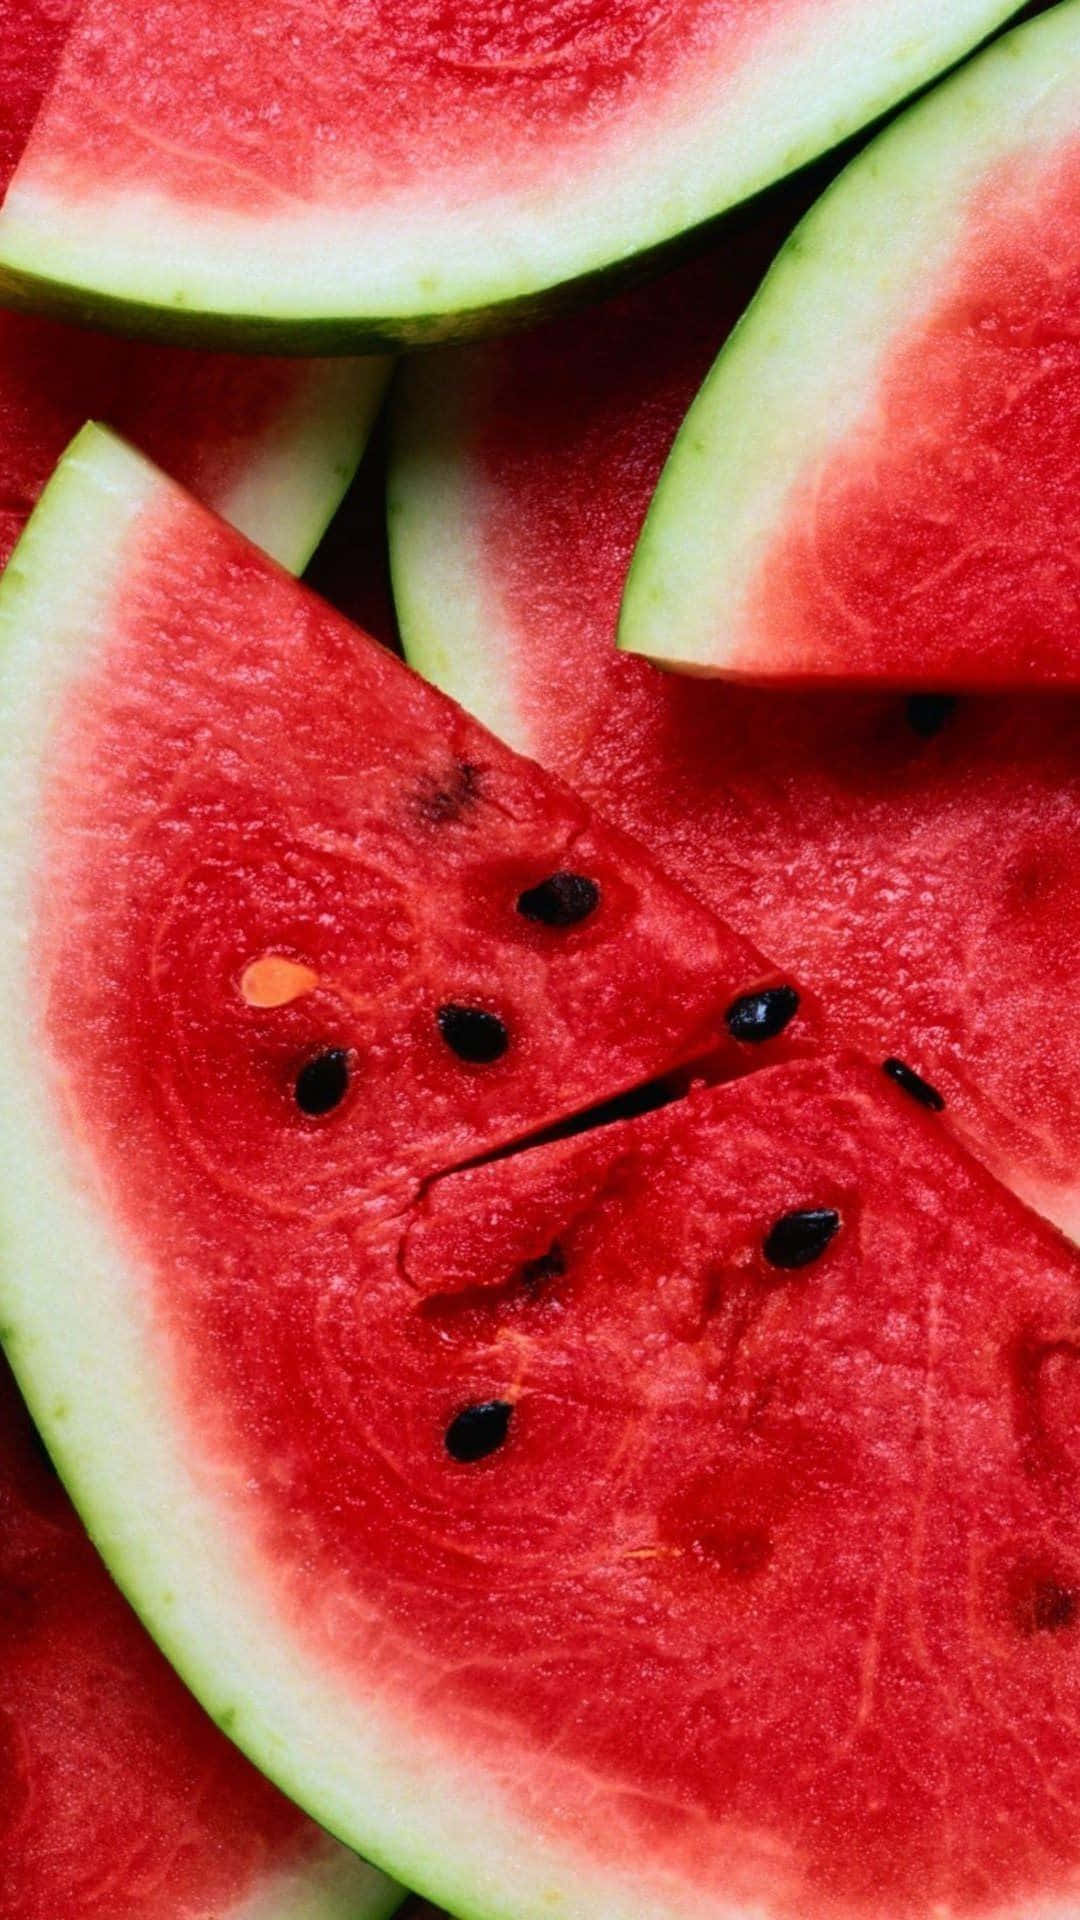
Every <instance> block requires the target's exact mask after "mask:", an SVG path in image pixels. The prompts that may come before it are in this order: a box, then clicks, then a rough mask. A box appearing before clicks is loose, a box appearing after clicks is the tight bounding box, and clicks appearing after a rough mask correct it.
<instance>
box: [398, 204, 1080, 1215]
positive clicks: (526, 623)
mask: <svg viewBox="0 0 1080 1920" xmlns="http://www.w3.org/2000/svg"><path fill="white" fill-rule="evenodd" d="M772 238H773V236H772V234H771V233H768V232H764V233H759V234H758V235H757V236H755V235H754V234H753V233H751V234H750V235H748V237H747V239H746V242H745V245H744V252H743V253H742V255H741V256H738V257H735V258H733V257H732V255H731V254H730V253H729V252H726V251H725V252H723V253H718V254H717V255H716V256H714V257H713V258H712V259H711V260H710V259H705V260H703V261H702V262H701V263H700V264H699V265H697V266H695V267H693V268H691V269H689V270H687V271H684V272H683V273H681V274H679V275H673V276H670V277H669V278H668V279H667V280H665V281H662V282H659V283H657V285H656V286H655V287H654V288H652V289H648V290H645V291H642V292H640V293H637V294H635V295H633V296H631V297H630V298H627V299H625V300H622V301H620V302H618V303H613V304H611V305H609V306H608V307H607V308H606V309H603V310H600V311H598V312H597V314H596V315H595V317H594V318H592V319H591V320H590V319H584V320H578V321H577V322H575V324H574V326H573V328H571V327H570V326H568V325H567V324H566V323H559V324H557V325H555V326H553V327H550V328H548V329H546V330H544V331H543V332H537V333H535V334H533V335H531V336H528V337H522V338H520V339H516V340H508V341H505V342H502V343H500V344H498V345H493V346H491V347H487V348H483V349H472V350H470V351H469V352H468V353H467V354H464V355H463V354H458V355H456V356H455V357H454V359H453V361H452V362H450V361H449V360H444V359H440V357H439V356H433V357H431V358H430V359H429V360H428V361H427V362H426V363H425V364H423V365H421V364H419V363H417V364H416V365H414V366H413V367H411V368H410V369H409V371H408V374H407V376H406V379H405V385H404V388H403V391H402V404H401V408H400V411H399V418H398V431H397V451H396V459H395V462H394V465H393V468H392V471H391V481H390V494H391V534H392V542H393V558H394V573H395V588H396V592H397V600H398V609H399V613H400V617H401V624H402V632H403V636H404V640H405V644H406V648H407V651H408V653H409V655H410V658H411V659H412V660H413V662H414V663H415V664H416V665H418V666H420V667H422V668H423V669H424V670H425V671H426V672H428V673H430V674H431V675H432V677H433V678H434V679H435V680H436V681H437V682H438V684H440V685H441V686H443V687H444V688H446V690H447V691H449V692H452V693H454V694H455V695H456V696H457V697H458V698H460V699H461V700H463V701H464V703H465V704H466V705H467V706H469V707H470V709H471V710H472V711H474V712H475V713H477V714H478V715H479V716H480V717H481V718H482V719H484V720H486V721H487V723H488V724H489V725H492V726H494V727H495V728H496V729H497V730H498V731H499V732H500V733H502V734H503V735H504V736H505V737H506V738H507V739H509V740H511V741H512V742H513V744H514V745H515V746H517V747H518V748H519V749H521V750H523V751H525V752H529V753H532V754H534V755H535V756H536V757H537V758H538V759H539V760H541V761H542V762H543V763H544V764H546V765H548V766H551V767H552V768H554V769H555V770H556V771H558V772H559V773H561V774H562V775H563V776H564V777H565V778H566V779H567V780H569V781H571V782H572V783H573V784H574V786H575V787H576V788H577V789H578V790H579V791H581V792H583V793H584V794H586V795H587V796H588V797H589V798H590V799H591V800H593V801H594V802H595V804H596V805H597V806H598V807H600V808H601V809H602V811H604V812H605V813H606V814H607V815H608V816H609V817H611V818H613V819H615V820H616V821H618V823H619V824H620V825H621V826H623V827H625V828H626V829H627V830H628V831H629V832H631V833H634V834H637V835H639V836H640V838H641V839H642V840H644V841H645V842H646V844H648V845H650V846H651V847H652V848H653V849H654V851H655V852H656V853H657V854H658V856H659V857H660V858H661V859H662V860H663V861H664V862H665V864H666V865H667V866H668V867H669V868H670V869H671V870H672V871H673V872H675V873H677V874H679V875H680V876H681V877H682V879H683V880H684V881H685V882H686V883H687V884H688V885H689V886H691V887H692V888H694V890H695V891H697V892H698V893H699V894H701V895H702V896H703V897H704V898H705V899H707V900H708V901H710V902H711V903H712V904H713V905H714V906H715V907H716V909H717V910H718V911H719V912H721V913H723V914H724V915H725V916H726V917H727V918H729V919H730V920H731V921H732V923H733V924H734V925H735V926H737V927H738V928H739V930H740V931H741V932H742V933H744V934H745V935H746V936H747V937H748V938H750V939H752V940H754V941H755V942H758V943H760V945H761V946H762V947H763V948H765V949H766V950H767V951H768V952H769V953H771V954H773V955H774V956H777V957H778V958H779V959H780V960H781V961H782V962H783V961H785V960H786V961H788V962H791V963H794V961H795V960H796V959H797V961H798V967H799V972H800V975H801V977H802V978H803V979H804V980H805V981H806V982H807V983H809V984H810V985H812V987H813V988H814V990H815V992H816V994H817V996H818V1000H819V1003H820V1007H821V1009H822V1013H823V1017H824V1019H825V1021H826V1023H827V1026H828V1030H829V1032H830V1033H831V1035H832V1036H833V1038H834V1040H836V1041H837V1042H838V1043H842V1044H847V1045H856V1046H858V1047H860V1048H861V1049H862V1050H863V1051H864V1052H865V1053H867V1054H868V1055H869V1057H870V1058H871V1059H877V1060H879V1061H880V1060H884V1059H885V1058H887V1057H890V1056H891V1057H897V1058H899V1059H900V1060H902V1061H903V1062H905V1063H907V1064H909V1065H910V1066H911V1067H912V1068H915V1069H916V1070H918V1071H919V1072H920V1073H921V1074H922V1075H923V1076H924V1077H925V1079H926V1080H927V1081H929V1082H930V1083H931V1084H932V1085H933V1086H935V1087H936V1088H937V1089H938V1090H939V1092H940V1093H941V1095H942V1096H943V1097H944V1099H945V1103H946V1106H945V1115H944V1118H945V1121H946V1124H948V1125H949V1126H950V1127H952V1128H954V1129H955V1130H956V1131H958V1132H959V1133H960V1134H961V1136H962V1137H963V1138H964V1140H965V1141H966V1142H967V1144H968V1145H969V1146H970V1147H971V1148H972V1150H973V1151H974V1152H975V1153H976V1154H977V1155H978V1156H979V1157H980V1158H982V1159H984V1160H985V1161H986V1162H987V1163H988V1164H989V1165H990V1166H991V1167H992V1168H993V1169H994V1170H995V1171H996V1172H997V1174H998V1175H999V1177H1000V1178H1002V1179H1004V1180H1005V1181H1006V1182H1007V1183H1008V1184H1010V1185H1012V1186H1013V1187H1015V1188H1016V1190H1017V1191H1019V1192H1020V1193H1021V1194H1022V1195H1023V1196H1024V1197H1025V1198H1027V1199H1029V1200H1030V1201H1031V1202H1032V1203H1033V1204H1035V1205H1037V1206H1039V1207H1040V1208H1041V1209H1042V1210H1043V1211H1045V1212H1046V1213H1048V1214H1049V1215H1050V1216H1051V1218H1053V1219H1055V1220H1057V1221H1058V1222H1059V1223H1061V1224H1062V1225H1064V1226H1065V1227H1066V1228H1068V1229H1069V1230H1070V1231H1072V1232H1073V1233H1074V1234H1075V1233H1078V1232H1080V1199H1078V1190H1077V1178H1076V1169H1077V1166H1078V1165H1080V1096H1078V1088H1080V1051H1078V1048H1077V1046H1076V1045H1075V1043H1074V1036H1073V1027H1072V1024H1071V1022H1070V1020H1069V1017H1068V1011H1067V1010H1068V1008H1069V1007H1070V1006H1071V1004H1072V995H1073V983H1074V981H1075V979H1076V978H1077V975H1078V972H1080V896H1078V892H1077V879H1076V861H1075V823H1076V818H1077V812H1078V809H1080V783H1078V770H1077V759H1076V741H1077V738H1078V734H1080V711H1078V709H1077V707H1076V706H1075V705H1074V704H1073V703H1072V702H1070V701H1068V700H1061V699H1059V700H1057V701H1055V702H1054V703H1052V704H1051V703H1049V702H1039V701H1038V700H1034V699H1028V700H1017V699H1012V700H1009V701H1005V700H988V699H962V700H959V701H950V700H948V699H945V698H944V697H941V696H922V695H918V694H915V693H914V690H913V694H912V696H908V695H905V694H902V693H898V694H895V695H893V694H890V695H888V696H884V697H883V696H877V697H872V696H870V695H852V694H849V695H844V696H841V695H838V694H836V695H833V694H824V693H821V694H816V695H811V694H802V695H796V694H792V693H774V692H770V691H765V690H761V691H758V690H751V689H748V688H741V687H736V686H734V685H731V684H730V683H724V684H722V685H708V684H705V683H703V682H701V681H699V680H688V679H685V678H682V677H680V676H677V675H673V674H666V673H660V672H658V671H657V670H656V669H655V668H654V667H652V666H650V665H649V664H648V663H647V662H645V661H643V660H638V659H634V658H632V657H631V656H629V655H627V654H617V653H616V652H615V650H614V648H613V646H612V641H613V638H614V631H615V621H616V614H617V609H618V604H619V596H620V593H621V590H622V585H623V579H624V574H625V569H626V566H627V563H628V561H629V558H630V554H631V552H632V550H633V546H634V541H635V539H636V537H637V534H638V530H639V528H640V525H641V520H642V516H643V514H644V512H645V509H646V506H647V504H648V500H649V496H650V493H651V491H652V488H653V486H654V484H655V481H656V478H657V475H658V474H659V472H660V469H661V466H662V464H663V461H664V458H665V456H666V454H667V452H668V448H669V446H670V444H671V440H672V437H673V436H674V434H675V431H676V429H677V427H678V424H679V421H680V418H681V416H682V413H683V411H684V409H685V407H686V405H687V403H688V401H689V400H690V398H691V396H692V395H693V393H694V391H695V388H696V386H697V384H698V383H699V381H700V379H701V377H702V375H703V373H704V372H705V370H706V368H707V366H708V364H709V362H710V360H711V359H712V357H713V355H714V353H715V351H716V348H717V346H718V344H719V342H720V339H721V338H722V336H723V333H724V331H725V329H726V327H727V326H728V325H730V323H731V321H732V320H733V319H734V317H735V315H736V313H737V312H738V311H739V309H740V308H741V307H742V306H743V305H745V302H746V300H747V299H748V297H749V295H750V293H751V292H752V290H753V287H754V284H755V280H756V277H757V276H758V274H759V273H760V271H761V270H762V267H763V265H764V263H765V260H766V258H767V252H768V248H769V246H770V245H771V244H772ZM510 422H512V423H513V424H512V427H511V426H510V425H509V424H508V423H510Z"/></svg>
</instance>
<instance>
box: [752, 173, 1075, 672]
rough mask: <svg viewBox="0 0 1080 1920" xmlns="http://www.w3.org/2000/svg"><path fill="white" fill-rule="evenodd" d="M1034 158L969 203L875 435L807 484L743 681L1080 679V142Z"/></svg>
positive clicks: (787, 526)
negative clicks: (1079, 553) (1078, 558)
mask: <svg viewBox="0 0 1080 1920" xmlns="http://www.w3.org/2000/svg"><path fill="white" fill-rule="evenodd" d="M1025 159H1026V156H1024V157H1022V158H1021V159H1019V160H1015V159H1014V160H1013V161H1011V162H1009V163H1004V164H1002V165H1000V166H999V167H997V168H996V169H995V170H994V172H993V173H992V175H991V176H990V177H989V178H988V179H986V180H984V181H983V182H982V183H981V184H980V188H979V191H978V193H977V194H976V195H974V196H973V200H972V204H971V206H970V208H969V210H968V216H967V218H968V223H969V235H968V238H967V240H966V242H962V243H961V246H960V248H959V250H958V259H957V260H956V261H955V262H954V263H953V269H952V272H951V274H950V276H949V281H948V284H947V285H946V286H945V287H944V288H942V289H941V291H940V293H939V295H938V298H937V299H936V301H935V302H934V303H933V306H932V309H931V311H930V312H929V314H927V315H926V316H925V318H922V319H921V320H920V321H919V322H918V324H917V325H916V326H915V327H913V328H908V329H907V330H905V337H904V338H903V340H902V341H898V342H897V343H896V345H895V346H894V347H893V349H892V350H891V351H890V353H889V354H888V356H887V359H886V363H885V365H884V367H883V369H882V371H881V376H880V380H879V382H878V385H877V391H876V393H875V395H874V409H875V418H874V423H873V427H872V429H871V430H869V431H868V430H867V427H866V424H865V423H862V424H861V425H860V427H859V428H858V429H856V430H855V431H854V432H852V433H851V434H850V435H849V436H845V437H843V438H841V440H840V442H839V444H838V445H836V446H835V447H832V448H829V449H828V451H827V453H826V455H825V458H824V459H823V460H822V462H821V463H820V465H819V466H818V467H817V470H816V471H814V472H813V474H812V475H810V474H807V475H806V476H805V477H804V478H803V480H802V481H801V482H800V483H799V484H798V485H797V486H796V487H795V489H794V490H793V496H792V499H791V501H790V504H789V507H788V510H787V512H786V513H785V514H784V516H783V522H782V524H781V525H780V526H779V527H778V529H777V531H776V535H775V538H774V539H773V540H772V541H771V542H770V543H769V544H768V547H767V550H766V552H765V554H764V556H763V558H762V560H761V563H760V570H759V573H758V575H757V578H756V580H755V582H754V584H753V587H752V590H751V606H750V607H749V608H748V612H747V629H746V641H745V643H742V642H738V643H737V644H736V649H735V651H736V654H737V658H738V665H739V670H740V671H743V672H745V673H746V674H747V675H748V677H750V678H753V677H755V675H758V676H761V675H763V676H764V677H769V676H771V675H775V676H777V677H778V678H781V679H783V678H784V677H786V676H791V677H796V678H797V677H799V676H800V675H805V674H811V675H814V676H815V677H820V678H822V679H824V680H828V679H830V678H831V679H835V680H838V681H839V680H845V679H859V678H862V679H866V680H871V681H872V680H875V679H879V680H882V681H885V682H889V681H891V682H892V683H893V684H896V683H900V684H901V685H902V684H904V683H905V682H910V679H911V676H912V672H913V671H915V672H918V673H921V674H923V675H924V676H925V677H926V678H927V679H929V678H931V676H932V677H933V679H934V680H935V682H936V683H937V684H939V685H945V686H952V687H956V686H976V687H978V686H985V687H988V688H993V686H994V685H995V684H998V685H1001V684H1002V683H1004V684H1012V685H1014V686H1021V687H1022V686H1025V685H1026V686H1028V687H1031V686H1036V687H1037V686H1038V685H1040V684H1042V683H1051V682H1054V681H1056V680H1061V681H1066V682H1068V683H1070V684H1071V685H1073V686H1075V685H1076V684H1077V682H1078V681H1080V664H1078V651H1080V650H1078V646H1077V633H1076V625H1077V620H1076V616H1077V604H1078V603H1077V585H1076V570H1075V566H1074V565H1073V563H1072V558H1071V556H1072V554H1073V553H1074V552H1075V549H1076V547H1077V544H1078V542H1080V484H1078V483H1080V430H1078V429H1080V341H1078V338H1077V328H1076V313H1077V308H1078V305H1080V143H1071V144H1070V145H1069V146H1067V147H1066V149H1065V150H1064V151H1063V152H1061V151H1059V152H1057V153H1055V154H1054V156H1053V158H1052V159H1051V160H1048V159H1047V158H1046V156H1045V155H1043V156H1040V161H1039V164H1037V165H1033V164H1032V163H1031V162H1030V160H1028V161H1027V164H1024V160H1025ZM1048 236H1052V242H1051V247H1050V251H1049V252H1048V251H1047V237H1048Z"/></svg>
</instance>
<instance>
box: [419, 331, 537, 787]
mask: <svg viewBox="0 0 1080 1920" xmlns="http://www.w3.org/2000/svg"><path fill="white" fill-rule="evenodd" d="M477 353H480V354H481V355H482V354H483V353H484V349H482V348H480V349H472V350H466V351H464V352H461V351H457V352H454V353H452V354H451V353H428V354H418V355H416V356H415V357H414V358H413V359H411V360H409V361H407V362H406V363H405V365H404V366H403V367H402V370H401V373H400V375H399V377H398V381H397V383H396V387H395V399H394V410H393V414H392V428H391V436H392V450H391V461H390V471H389V474H388V478H387V505H386V517H387V528H388V532H389V538H390V570H391V574H392V578H393V589H394V607H395V611H396V613H397V617H398V627H399V630H400V633H401V641H402V646H403V647H404V649H405V657H406V659H407V660H408V661H409V663H410V665H411V666H414V667H415V668H416V670H417V672H418V673H422V674H423V675H424V677H425V679H427V680H430V681H431V682H432V683H433V685H435V686H437V687H440V688H441V689H442V691H443V693H447V694H449V695H450V697H451V699H453V700H456V701H458V703H459V704H460V705H461V706H463V707H464V708H465V709H466V711H467V712H469V713H471V714H473V715H474V716H475V718H476V719H477V720H480V721H482V722H483V724H484V725H485V726H486V727H490V728H491V731H492V733H496V734H498V735H499V738H500V739H502V740H505V741H506V742H507V744H508V746H511V747H514V748H515V749H516V750H517V752H518V753H526V754H531V755H533V756H534V757H535V756H536V742H535V741H534V740H533V739H532V737H531V734H530V731H529V727H528V724H527V721H526V719H525V716H524V715H523V714H522V712H521V711H520V709H519V707H518V705H517V703H516V702H515V700H514V691H513V689H514V666H515V660H514V652H513V648H512V647H511V646H510V645H508V643H507V638H506V635H507V632H508V630H509V625H510V620H509V615H508V613H506V612H505V611H504V609H503V608H502V607H501V606H500V605H499V602H498V595H497V593H496V592H495V591H494V588H493V585H492V582H491V580H490V577H489V575H488V570H487V568H486V566H485V563H484V546H483V535H484V529H485V527H486V524H487V514H486V511H485V499H484V483H483V479H482V477H481V475H480V473H479V472H478V470H477V468H476V466H475V465H472V464H470V462H469V458H468V453H467V447H466V435H467V431H468V407H469V395H470V391H471V388H470V382H471V380H472V378H473V369H474V366H475V364H476V355H477Z"/></svg>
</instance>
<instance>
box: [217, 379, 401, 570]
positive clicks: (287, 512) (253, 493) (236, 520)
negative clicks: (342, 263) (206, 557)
mask: <svg viewBox="0 0 1080 1920" xmlns="http://www.w3.org/2000/svg"><path fill="white" fill-rule="evenodd" d="M390 366H391V362H390V361H389V360H387V359H383V358H374V357H372V358H368V359H360V360H357V359H348V360H330V361H325V362H323V363H322V364H321V365H318V364H316V365H313V366H312V367H311V368H310V369H309V371H308V373H307V376H306V378H304V379H302V381H301V383H300V386H299V389H298V391H297V393H296V395H295V396H294V398H293V401H292V403H291V404H290V405H289V406H288V407H286V408H284V409H283V410H282V411H281V412H279V413H278V414H277V415H276V416H275V417H274V418H273V419H272V420H271V421H270V422H269V423H268V425H267V426H266V427H265V428H264V430H263V433H262V436H261V442H260V444H259V446H258V447H257V448H256V449H255V450H253V452H252V454H251V456H250V458H248V459H247V460H246V461H245V462H244V464H243V466H242V468H241V470H240V472H239V473H238V475H237V477H236V479H235V480H234V482H233V484H232V486H231V488H230V489H229V490H228V493H227V494H226V496H225V498H224V499H221V500H218V501H216V502H215V505H216V507H217V510H218V512H219V513H220V514H221V515H222V516H223V518H225V519H226V520H230V521H231V522H232V524H233V525H234V526H235V527H238V528H239V530H240V532H241V533H244V534H246V535H247V537H248V539H249V540H253V541H254V542H255V544H256V545H257V546H260V547H262V549H263V551H264V552H265V553H268V554H270V555H271V557H272V558H273V559H275V560H276V561H277V562H278V564H279V565H280V566H283V567H287V568H288V570H289V572H290V573H302V572H303V570H304V568H305V567H306V566H307V563H308V561H309V560H310V559H311V556H312V554H313V553H314V551H315V549H316V547H317V546H318V544H319V541H320V540H321V539H322V537H323V534H324V533H325V532H326V529H327V527H328V526H329V524H330V522H331V520H332V519H333V517H334V514H335V513H336V512H337V509H338V507H339V506H340V505H341V502H342V499H343V498H344V495H345V493H346V491H347V489H348V486H349V483H350V481H351V480H352V478H353V476H354V474H355V473H356V469H357V467H358V466H359V464H360V461H361V458H362V456H363V452H364V448H365V447H366V446H367V443H368V440H369V438H370V435H371V429H372V427H373V426H374V424H375V418H376V415H377V414H378V411H379V408H380V406H381V405H382V397H383V394H384V392H385V390H386V383H387V380H388V379H389V376H390Z"/></svg>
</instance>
